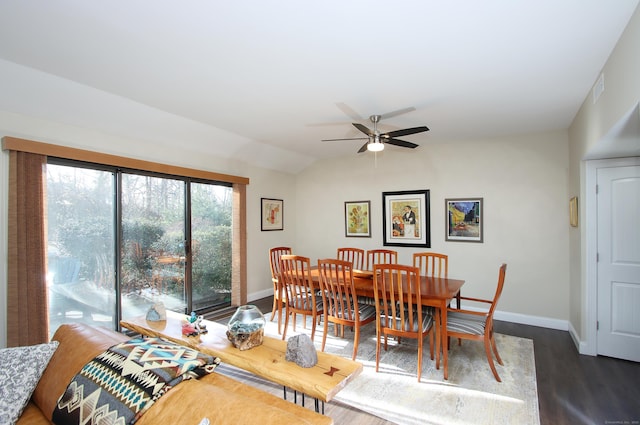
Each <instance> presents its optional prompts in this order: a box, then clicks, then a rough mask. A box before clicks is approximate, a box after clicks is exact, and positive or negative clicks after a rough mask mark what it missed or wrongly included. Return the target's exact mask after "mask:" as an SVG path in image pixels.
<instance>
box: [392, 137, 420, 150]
mask: <svg viewBox="0 0 640 425" xmlns="http://www.w3.org/2000/svg"><path fill="white" fill-rule="evenodd" d="M384 142H385V143H388V144H390V145H395V146H400V147H403V148H411V149H415V148H417V147H418V146H420V145H416V144H415V143H411V142H405V141H404V140H400V139H384Z"/></svg>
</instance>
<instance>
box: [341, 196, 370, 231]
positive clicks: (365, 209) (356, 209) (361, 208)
mask: <svg viewBox="0 0 640 425" xmlns="http://www.w3.org/2000/svg"><path fill="white" fill-rule="evenodd" d="M370 208H371V202H370V201H349V202H345V203H344V235H345V236H346V237H348V238H370V237H371V214H369V209H370Z"/></svg>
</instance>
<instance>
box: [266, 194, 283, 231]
mask: <svg viewBox="0 0 640 425" xmlns="http://www.w3.org/2000/svg"><path fill="white" fill-rule="evenodd" d="M261 200H262V209H261V211H262V216H261V217H262V218H261V219H260V223H261V228H262V230H263V231H265V230H283V229H284V226H283V223H284V220H283V214H284V201H283V200H282V199H269V198H261Z"/></svg>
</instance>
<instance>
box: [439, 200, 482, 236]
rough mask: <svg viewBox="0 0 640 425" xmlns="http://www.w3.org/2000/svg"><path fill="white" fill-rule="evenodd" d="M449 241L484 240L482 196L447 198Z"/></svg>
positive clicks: (446, 210) (446, 217)
mask: <svg viewBox="0 0 640 425" xmlns="http://www.w3.org/2000/svg"><path fill="white" fill-rule="evenodd" d="M444 203H445V219H446V229H447V231H446V233H445V240H446V241H448V242H482V236H483V230H484V210H483V207H482V198H456V199H445V200H444Z"/></svg>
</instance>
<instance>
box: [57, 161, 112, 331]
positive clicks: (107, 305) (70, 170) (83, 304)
mask: <svg viewBox="0 0 640 425" xmlns="http://www.w3.org/2000/svg"><path fill="white" fill-rule="evenodd" d="M113 193H114V178H113V173H111V172H106V171H99V170H93V169H85V168H77V167H67V166H61V165H53V164H48V165H47V208H48V217H47V232H48V252H47V255H48V266H47V284H48V288H49V324H50V329H51V332H52V333H53V332H55V330H56V329H57V328H58V326H59V325H60V324H62V323H69V322H85V323H88V324H101V325H103V326H108V327H113V326H114V325H115V312H116V307H115V273H114V270H115V266H114V255H113V253H114V249H113V247H114V234H115V232H114V221H113V217H114V206H113Z"/></svg>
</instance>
